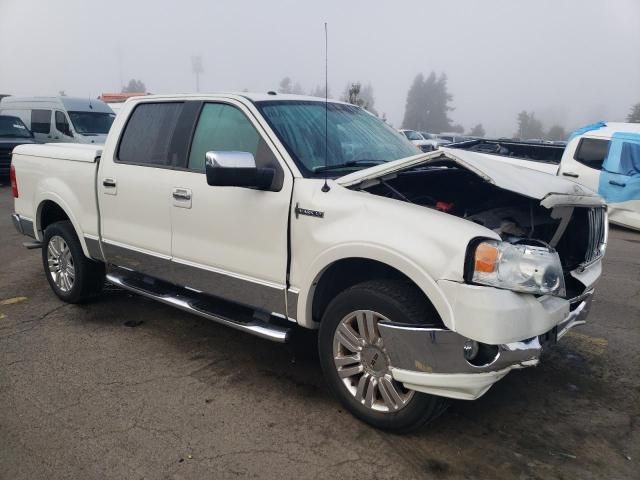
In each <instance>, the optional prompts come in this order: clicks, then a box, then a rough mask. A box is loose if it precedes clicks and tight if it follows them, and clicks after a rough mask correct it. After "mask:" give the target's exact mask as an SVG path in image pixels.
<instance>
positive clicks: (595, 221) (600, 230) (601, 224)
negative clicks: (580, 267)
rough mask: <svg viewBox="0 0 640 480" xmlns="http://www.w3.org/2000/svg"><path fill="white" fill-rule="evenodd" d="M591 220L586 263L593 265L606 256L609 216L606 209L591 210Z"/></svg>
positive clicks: (589, 214)
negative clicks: (592, 263)
mask: <svg viewBox="0 0 640 480" xmlns="http://www.w3.org/2000/svg"><path fill="white" fill-rule="evenodd" d="M587 218H588V220H589V239H588V242H587V251H586V252H585V259H584V261H585V263H586V264H588V263H591V262H594V261H595V260H597V259H598V258H600V257H601V256H602V255H603V254H604V249H605V243H606V236H607V233H606V232H607V225H606V221H607V214H606V210H605V209H604V208H590V209H589V213H588V215H587Z"/></svg>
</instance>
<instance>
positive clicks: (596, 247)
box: [556, 207, 607, 271]
mask: <svg viewBox="0 0 640 480" xmlns="http://www.w3.org/2000/svg"><path fill="white" fill-rule="evenodd" d="M606 222H607V213H606V209H605V208H604V207H597V208H584V207H576V208H574V210H573V214H572V215H571V220H570V221H569V224H568V225H567V228H566V230H565V232H564V234H563V235H562V237H561V238H560V241H559V242H558V244H557V245H556V250H557V251H558V254H559V255H560V261H561V262H562V268H563V269H564V270H565V271H572V270H574V269H576V268H580V267H584V266H586V265H589V264H590V263H593V262H594V261H596V260H598V259H599V258H600V257H602V255H603V254H604V249H605V244H606V241H607V223H606Z"/></svg>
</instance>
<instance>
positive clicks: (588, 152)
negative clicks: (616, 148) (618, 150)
mask: <svg viewBox="0 0 640 480" xmlns="http://www.w3.org/2000/svg"><path fill="white" fill-rule="evenodd" d="M610 143H611V142H610V141H609V140H601V139H598V138H583V139H582V140H580V144H579V145H578V148H577V149H576V153H575V155H574V156H573V158H574V159H575V160H576V161H578V162H580V163H582V164H583V165H586V166H587V167H590V168H594V169H596V170H602V163H603V162H604V160H605V158H607V154H608V153H609V144H610Z"/></svg>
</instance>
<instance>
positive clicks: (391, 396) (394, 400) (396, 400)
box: [380, 375, 405, 410]
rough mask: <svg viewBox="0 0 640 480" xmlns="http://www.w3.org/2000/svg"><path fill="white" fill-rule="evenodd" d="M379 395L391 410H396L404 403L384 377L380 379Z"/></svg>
mask: <svg viewBox="0 0 640 480" xmlns="http://www.w3.org/2000/svg"><path fill="white" fill-rule="evenodd" d="M380 393H381V394H382V398H383V399H384V403H385V404H386V405H387V406H388V407H389V408H390V409H391V410H398V409H399V408H400V407H402V406H403V405H404V403H405V402H404V400H402V397H401V396H400V393H399V392H398V391H397V390H396V387H395V386H394V385H393V382H392V381H391V380H390V379H389V378H388V377H387V376H386V375H385V376H384V377H382V378H381V379H380Z"/></svg>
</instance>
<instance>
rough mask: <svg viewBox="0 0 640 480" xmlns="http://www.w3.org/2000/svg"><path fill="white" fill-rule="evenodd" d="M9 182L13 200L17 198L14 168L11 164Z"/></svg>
mask: <svg viewBox="0 0 640 480" xmlns="http://www.w3.org/2000/svg"><path fill="white" fill-rule="evenodd" d="M9 180H10V181H11V193H12V194H13V198H18V181H17V180H16V167H14V166H13V163H12V164H11V168H10V169H9Z"/></svg>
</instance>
